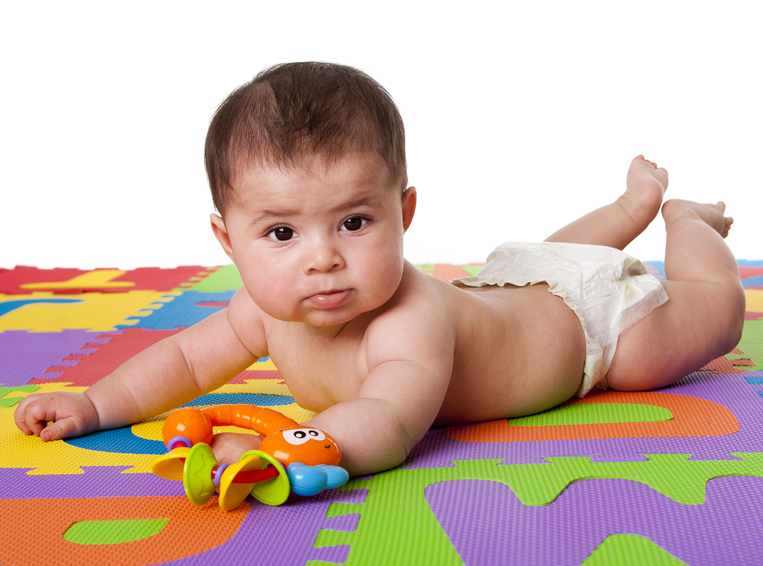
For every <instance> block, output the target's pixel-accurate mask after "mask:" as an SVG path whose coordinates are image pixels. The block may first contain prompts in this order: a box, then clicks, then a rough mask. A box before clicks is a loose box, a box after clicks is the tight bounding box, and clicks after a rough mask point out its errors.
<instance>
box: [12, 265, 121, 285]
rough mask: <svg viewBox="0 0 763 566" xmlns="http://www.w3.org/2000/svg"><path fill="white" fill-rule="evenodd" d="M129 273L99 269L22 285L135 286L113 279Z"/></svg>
mask: <svg viewBox="0 0 763 566" xmlns="http://www.w3.org/2000/svg"><path fill="white" fill-rule="evenodd" d="M125 273H127V272H126V271H120V270H119V269H99V270H96V271H90V272H88V273H83V274H82V275H77V276H76V277H74V278H72V279H69V280H68V281H46V282H42V283H25V284H23V285H21V286H20V287H21V288H22V289H87V288H100V289H107V288H112V289H120V288H126V287H135V283H133V282H132V281H112V279H116V278H117V277H121V276H122V275H124V274H125Z"/></svg>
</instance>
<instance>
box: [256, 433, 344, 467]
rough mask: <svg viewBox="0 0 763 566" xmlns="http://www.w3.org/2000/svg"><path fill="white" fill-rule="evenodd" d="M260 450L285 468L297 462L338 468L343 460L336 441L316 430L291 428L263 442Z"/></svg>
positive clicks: (272, 435)
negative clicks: (270, 455)
mask: <svg viewBox="0 0 763 566" xmlns="http://www.w3.org/2000/svg"><path fill="white" fill-rule="evenodd" d="M260 450H262V451H263V452H267V453H268V454H272V455H273V457H274V458H276V459H277V460H279V461H280V462H282V463H283V464H284V465H285V466H288V465H289V464H293V463H295V462H301V463H302V464H306V465H308V466H317V465H318V464H326V465H329V466H336V465H337V464H339V461H340V460H341V459H342V453H341V452H340V450H339V446H337V443H336V442H335V441H334V439H333V438H331V437H330V436H329V435H328V434H326V433H325V432H323V431H320V430H318V429H316V428H305V427H291V428H286V429H283V430H279V431H278V432H274V433H273V434H271V435H269V436H267V437H265V438H264V439H263V440H262V444H261V445H260Z"/></svg>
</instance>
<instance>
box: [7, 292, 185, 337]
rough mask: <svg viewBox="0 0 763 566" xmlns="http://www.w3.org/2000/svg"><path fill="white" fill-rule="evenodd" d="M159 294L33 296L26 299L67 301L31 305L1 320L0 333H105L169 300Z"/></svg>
mask: <svg viewBox="0 0 763 566" xmlns="http://www.w3.org/2000/svg"><path fill="white" fill-rule="evenodd" d="M179 294H180V293H177V292H175V293H162V292H158V291H128V292H126V293H83V294H80V295H63V294H62V295H54V294H53V293H32V294H31V295H24V296H23V298H24V299H25V300H26V299H51V300H56V299H70V300H75V301H76V302H67V303H30V304H26V305H23V306H21V307H19V308H17V309H16V310H12V311H10V312H8V313H6V314H4V315H3V316H0V332H4V331H6V330H28V331H31V332H60V331H62V330H79V329H82V330H91V331H93V332H107V331H110V330H116V327H117V325H120V324H130V323H126V322H125V320H126V319H128V318H134V317H135V316H136V315H145V314H150V313H151V312H153V310H154V309H156V308H160V307H161V305H162V304H163V303H166V302H169V301H171V300H172V298H173V297H172V296H171V295H179ZM19 297H20V295H0V304H1V303H4V302H9V301H18V300H19Z"/></svg>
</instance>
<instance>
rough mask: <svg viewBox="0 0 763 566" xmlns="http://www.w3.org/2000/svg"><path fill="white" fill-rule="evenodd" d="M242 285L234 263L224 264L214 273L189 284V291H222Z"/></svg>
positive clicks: (234, 289)
mask: <svg viewBox="0 0 763 566" xmlns="http://www.w3.org/2000/svg"><path fill="white" fill-rule="evenodd" d="M243 286H244V282H243V281H242V280H241V275H239V272H238V269H237V268H236V266H235V265H233V264H231V265H224V266H223V267H221V268H220V269H218V270H217V271H215V272H214V273H210V274H209V275H208V276H207V277H205V278H204V279H202V280H201V281H199V282H198V283H194V284H193V285H191V286H190V287H189V288H188V290H189V291H197V292H199V293H224V292H225V291H237V290H238V289H240V288H241V287H243Z"/></svg>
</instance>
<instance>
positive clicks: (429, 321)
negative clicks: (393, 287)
mask: <svg viewBox="0 0 763 566" xmlns="http://www.w3.org/2000/svg"><path fill="white" fill-rule="evenodd" d="M411 267H412V266H411ZM412 269H414V270H416V268H415V267H412ZM440 285H445V286H447V285H448V284H447V283H445V282H443V281H437V280H435V279H433V278H431V277H430V276H428V275H425V274H423V273H421V272H419V271H418V270H416V271H415V272H411V273H404V275H403V280H402V281H401V283H400V287H399V288H398V291H397V292H396V293H395V296H394V297H393V298H392V299H391V300H390V301H389V303H388V304H387V305H385V308H384V309H382V310H381V311H380V312H379V313H378V314H376V315H375V316H374V318H373V319H372V320H371V321H370V322H369V323H368V325H367V327H366V332H365V342H366V343H367V345H368V346H369V347H370V348H375V349H378V348H381V349H385V350H386V349H388V348H390V347H393V348H401V347H403V346H405V347H406V348H407V347H413V348H415V347H418V346H421V345H422V344H423V343H425V342H438V341H448V337H449V336H452V335H453V333H454V330H455V328H456V324H457V323H456V320H455V317H454V316H453V313H452V312H451V311H452V310H453V309H452V304H450V302H449V301H448V297H447V293H443V292H442V289H441V288H440Z"/></svg>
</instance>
